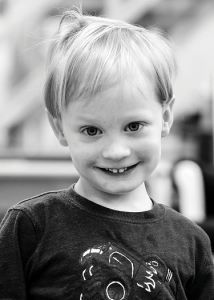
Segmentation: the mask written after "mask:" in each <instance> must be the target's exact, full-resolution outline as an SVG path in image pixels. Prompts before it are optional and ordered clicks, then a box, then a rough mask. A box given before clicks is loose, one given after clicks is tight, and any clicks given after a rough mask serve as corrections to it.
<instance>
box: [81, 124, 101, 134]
mask: <svg viewBox="0 0 214 300" xmlns="http://www.w3.org/2000/svg"><path fill="white" fill-rule="evenodd" d="M83 133H85V134H87V135H89V136H96V135H99V134H101V133H102V131H101V130H100V129H98V128H97V127H93V126H91V127H87V128H85V129H84V130H83Z"/></svg>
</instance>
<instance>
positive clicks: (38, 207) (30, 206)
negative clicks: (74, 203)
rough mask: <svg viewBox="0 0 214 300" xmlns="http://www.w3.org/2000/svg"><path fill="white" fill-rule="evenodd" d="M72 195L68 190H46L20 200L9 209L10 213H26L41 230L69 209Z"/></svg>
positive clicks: (26, 216)
mask: <svg viewBox="0 0 214 300" xmlns="http://www.w3.org/2000/svg"><path fill="white" fill-rule="evenodd" d="M71 197H72V196H71V195H70V194H69V192H68V190H59V191H50V192H46V193H43V194H40V195H36V196H34V197H31V198H28V199H25V200H22V201H20V202H19V203H17V204H16V205H14V206H12V207H11V208H10V209H9V213H13V214H17V215H25V218H28V219H29V220H30V221H31V223H32V224H33V225H34V227H35V228H37V230H39V229H40V228H41V229H42V228H44V227H45V226H46V225H47V224H48V223H49V222H50V221H51V222H53V220H55V221H56V218H60V217H62V214H63V213H66V212H67V211H68V207H70V206H71V201H70V200H71Z"/></svg>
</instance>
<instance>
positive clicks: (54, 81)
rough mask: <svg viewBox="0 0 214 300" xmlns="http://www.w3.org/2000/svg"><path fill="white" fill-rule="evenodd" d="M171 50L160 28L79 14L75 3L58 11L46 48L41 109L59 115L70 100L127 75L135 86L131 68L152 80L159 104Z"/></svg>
mask: <svg viewBox="0 0 214 300" xmlns="http://www.w3.org/2000/svg"><path fill="white" fill-rule="evenodd" d="M173 50H174V49H173V43H172V42H171V41H170V40H169V39H168V38H167V37H166V36H164V34H163V32H161V31H160V30H154V29H151V28H150V29H145V28H142V27H140V26H135V25H132V24H129V23H127V22H123V21H119V20H112V19H108V18H102V17H94V16H89V15H83V13H82V7H81V5H77V6H75V7H74V8H73V9H72V10H69V11H66V12H65V13H64V14H63V16H62V18H61V21H60V24H59V29H58V32H57V33H56V35H55V37H54V38H53V41H52V44H51V47H50V50H49V59H48V73H47V79H46V85H45V105H46V108H47V109H48V111H49V112H50V113H51V115H52V116H53V117H55V118H61V114H62V111H63V109H65V108H66V107H67V105H68V103H70V102H71V101H75V100H77V99H79V98H84V99H91V98H93V96H94V95H95V94H96V93H97V92H99V91H102V90H104V89H106V88H109V87H111V86H113V85H114V84H116V83H120V84H122V83H123V82H124V81H125V80H127V79H128V80H133V81H134V82H135V83H136V84H137V86H138V87H139V88H141V83H140V82H137V81H136V79H135V75H134V72H135V71H136V72H140V73H141V74H142V78H144V80H147V81H148V84H151V83H155V84H156V91H157V95H158V98H159V100H160V102H161V103H167V102H168V101H170V99H171V98H172V97H173V89H172V82H173V79H174V77H175V75H176V72H177V63H176V59H175V57H174V54H173ZM138 77H139V76H138Z"/></svg>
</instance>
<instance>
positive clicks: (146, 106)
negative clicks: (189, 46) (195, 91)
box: [55, 81, 172, 195]
mask: <svg viewBox="0 0 214 300" xmlns="http://www.w3.org/2000/svg"><path fill="white" fill-rule="evenodd" d="M142 90H143V91H144V92H143V93H142V92H140V90H139V89H138V88H137V87H136V86H135V85H133V84H131V83H129V82H128V81H127V82H125V83H124V84H123V88H122V92H121V88H120V86H119V85H118V86H115V87H112V88H109V89H108V90H105V91H102V92H100V93H98V94H96V95H95V97H94V98H93V99H92V100H91V101H88V102H87V101H86V100H78V101H76V102H71V103H70V104H69V105H68V108H67V110H66V112H65V113H64V115H63V118H62V123H61V124H60V125H61V126H62V130H63V133H64V136H63V135H62V137H61V138H59V140H60V142H61V144H62V145H64V146H65V145H66V144H68V147H69V149H70V153H71V157H72V160H73V163H74V166H75V167H76V169H77V171H78V173H79V175H80V180H79V182H78V184H79V186H81V188H82V190H83V191H84V194H86V195H87V192H89V194H94V195H99V194H100V193H105V194H111V195H112V194H123V193H129V192H131V191H133V190H135V189H136V188H137V187H139V186H140V185H141V184H143V183H144V181H145V180H146V179H147V178H148V176H149V175H150V174H151V173H152V172H153V171H154V169H155V168H156V166H157V164H158V162H159V159H160V155H161V136H165V135H167V134H168V132H169V128H170V126H171V118H172V113H171V107H170V106H167V107H166V108H163V107H162V105H161V104H160V103H159V102H158V100H157V96H156V94H155V88H154V87H150V88H149V87H148V84H147V85H146V83H143V82H142ZM55 132H56V130H55Z"/></svg>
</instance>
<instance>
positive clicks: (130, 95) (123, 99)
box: [66, 77, 157, 119]
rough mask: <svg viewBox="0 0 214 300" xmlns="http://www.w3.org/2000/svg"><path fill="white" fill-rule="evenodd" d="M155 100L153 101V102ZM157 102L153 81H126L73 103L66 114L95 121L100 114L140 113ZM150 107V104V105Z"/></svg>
mask: <svg viewBox="0 0 214 300" xmlns="http://www.w3.org/2000/svg"><path fill="white" fill-rule="evenodd" d="M152 99H153V100H152ZM153 101H155V102H156V101H157V96H156V89H155V86H154V84H153V83H152V82H151V80H149V81H147V80H145V78H138V79H137V77H136V78H135V80H133V79H128V78H127V79H126V80H124V81H122V82H119V83H118V84H114V85H113V86H111V87H109V88H105V89H103V90H101V91H99V92H97V93H95V94H94V95H93V96H92V97H90V99H89V98H86V97H84V96H82V97H81V98H78V99H76V100H75V101H71V103H70V104H69V105H68V107H67V109H66V112H67V113H68V114H69V112H70V113H71V114H73V113H74V111H75V114H76V115H79V116H80V117H81V116H82V117H84V118H86V117H88V118H89V119H93V118H94V117H95V115H98V114H99V113H100V114H101V115H103V114H105V112H107V111H108V113H112V114H118V113H119V114H120V112H121V113H122V112H123V113H125V114H126V115H127V116H128V115H129V114H130V115H131V114H133V112H134V113H135V114H137V113H138V110H139V109H141V108H142V107H143V106H144V104H145V103H146V102H153ZM149 106H150V104H149Z"/></svg>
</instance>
